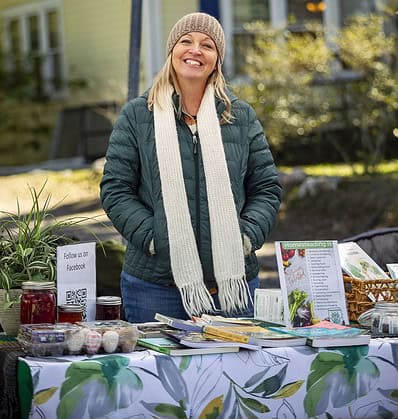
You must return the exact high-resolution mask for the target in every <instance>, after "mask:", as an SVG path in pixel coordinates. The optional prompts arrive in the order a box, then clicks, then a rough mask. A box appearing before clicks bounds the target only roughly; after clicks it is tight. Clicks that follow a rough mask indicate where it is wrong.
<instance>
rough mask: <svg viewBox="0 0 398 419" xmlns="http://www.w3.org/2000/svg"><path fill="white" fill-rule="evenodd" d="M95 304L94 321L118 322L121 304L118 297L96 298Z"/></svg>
mask: <svg viewBox="0 0 398 419" xmlns="http://www.w3.org/2000/svg"><path fill="white" fill-rule="evenodd" d="M96 303H97V304H96V312H95V319H96V320H120V306H121V304H122V299H121V298H120V297H113V296H102V297H97V301H96Z"/></svg>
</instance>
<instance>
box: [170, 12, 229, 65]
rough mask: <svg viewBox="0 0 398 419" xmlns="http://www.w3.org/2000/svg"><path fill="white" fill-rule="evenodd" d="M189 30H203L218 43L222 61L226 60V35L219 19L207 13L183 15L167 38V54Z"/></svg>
mask: <svg viewBox="0 0 398 419" xmlns="http://www.w3.org/2000/svg"><path fill="white" fill-rule="evenodd" d="M188 32H202V33H205V34H206V35H208V36H209V37H210V38H211V39H212V40H213V41H214V43H215V44H216V47H217V51H218V56H219V57H220V61H221V62H223V61H224V54H225V36H224V31H223V28H222V27H221V25H220V23H219V21H218V20H217V19H216V18H215V17H213V16H210V15H208V14H207V13H199V12H198V13H190V14H188V15H185V16H183V17H182V18H181V19H180V20H179V21H177V23H176V24H175V25H174V26H173V28H172V29H171V31H170V33H169V37H168V39H167V46H166V48H167V55H169V54H170V53H171V51H172V50H173V48H174V45H175V44H176V43H177V41H178V40H179V39H180V38H181V37H182V36H183V35H185V34H187V33H188Z"/></svg>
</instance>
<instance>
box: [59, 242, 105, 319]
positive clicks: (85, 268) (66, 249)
mask: <svg viewBox="0 0 398 419" xmlns="http://www.w3.org/2000/svg"><path fill="white" fill-rule="evenodd" d="M96 292H97V291H96V268H95V242H90V243H78V244H72V245H67V246H58V248H57V303H58V305H60V304H81V305H83V307H84V311H83V319H84V320H86V321H93V320H95V303H96Z"/></svg>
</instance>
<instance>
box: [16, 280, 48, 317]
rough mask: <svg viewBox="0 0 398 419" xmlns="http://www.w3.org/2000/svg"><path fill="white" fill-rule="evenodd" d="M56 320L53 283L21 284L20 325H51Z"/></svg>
mask: <svg viewBox="0 0 398 419" xmlns="http://www.w3.org/2000/svg"><path fill="white" fill-rule="evenodd" d="M55 319H56V297H55V284H54V282H35V281H26V282H23V283H22V296H21V312H20V320H21V324H37V323H51V324H54V323H55Z"/></svg>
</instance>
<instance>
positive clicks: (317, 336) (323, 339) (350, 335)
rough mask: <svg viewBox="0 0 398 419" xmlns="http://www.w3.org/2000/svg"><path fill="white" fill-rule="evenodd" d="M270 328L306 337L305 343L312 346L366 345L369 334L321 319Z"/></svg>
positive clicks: (368, 340)
mask: <svg viewBox="0 0 398 419" xmlns="http://www.w3.org/2000/svg"><path fill="white" fill-rule="evenodd" d="M271 329H272V330H275V331H277V332H281V333H286V334H288V335H290V336H300V337H303V338H306V339H307V342H306V343H307V345H309V346H312V347H314V348H328V347H336V346H360V345H368V344H369V342H370V335H369V334H366V332H365V331H364V330H363V329H360V328H357V327H350V326H344V325H341V324H335V323H332V322H330V321H328V320H323V321H321V322H319V323H317V324H314V325H312V326H308V327H296V328H288V327H277V326H271Z"/></svg>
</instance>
